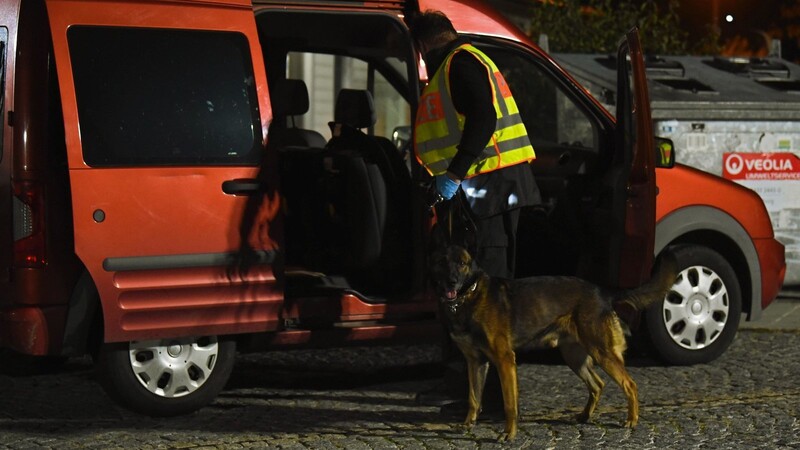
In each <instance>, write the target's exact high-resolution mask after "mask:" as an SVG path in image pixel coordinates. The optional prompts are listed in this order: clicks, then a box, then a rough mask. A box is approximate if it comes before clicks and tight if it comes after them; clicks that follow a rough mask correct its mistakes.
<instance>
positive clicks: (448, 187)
mask: <svg viewBox="0 0 800 450" xmlns="http://www.w3.org/2000/svg"><path fill="white" fill-rule="evenodd" d="M436 191H437V192H438V193H439V195H441V196H442V197H444V199H445V200H450V199H451V198H453V196H454V195H456V191H458V183H457V182H455V181H453V180H452V179H450V177H448V176H447V174H442V175H437V176H436Z"/></svg>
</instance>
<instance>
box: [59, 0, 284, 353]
mask: <svg viewBox="0 0 800 450" xmlns="http://www.w3.org/2000/svg"><path fill="white" fill-rule="evenodd" d="M47 9H48V15H49V18H50V26H51V31H52V36H53V48H54V54H55V59H56V61H55V63H56V66H57V71H58V78H59V87H60V91H61V96H62V99H63V110H64V122H65V132H66V143H67V151H68V163H69V175H70V185H71V186H70V187H71V191H72V208H73V219H74V229H75V250H76V253H77V254H78V256H79V257H80V259H81V260H82V261H83V263H84V264H85V266H86V269H87V270H88V272H89V273H90V275H91V277H92V279H93V280H94V282H95V284H96V286H97V289H98V292H99V294H100V298H101V300H102V310H103V311H102V312H103V315H104V324H105V327H104V330H105V340H106V342H118V341H131V340H138V339H155V338H166V337H181V336H193V335H213V334H226V333H243V332H254V331H264V330H270V329H274V328H275V327H276V326H277V322H278V321H277V314H278V313H277V312H278V311H279V310H280V307H281V303H282V300H283V294H282V292H281V290H280V289H279V288H278V287H277V286H276V283H275V277H274V274H273V272H272V268H271V261H272V258H273V254H274V253H273V252H274V251H275V245H274V241H273V240H272V239H273V235H274V226H273V225H274V224H273V223H272V222H271V221H272V219H273V218H274V217H275V216H276V215H277V203H276V202H277V198H278V197H277V195H275V193H274V192H270V191H269V190H266V191H265V190H264V189H263V188H264V186H263V185H262V184H261V183H260V182H259V181H257V180H264V179H269V176H267V174H265V173H264V172H262V171H268V170H271V169H272V168H271V167H270V165H269V164H267V163H265V162H264V145H263V143H264V138H265V134H266V128H267V125H268V123H269V120H270V105H269V99H268V96H267V94H266V93H267V86H266V76H265V73H264V66H263V61H262V57H261V49H260V46H259V43H258V37H257V32H256V27H255V20H254V16H253V12H252V8H251V5H250V2H249V1H246V0H245V1H243V0H236V1H235V0H230V1H222V0H220V1H211V2H209V1H205V2H199V1H198V2H131V1H124V2H123V1H62V0H48V1H47ZM271 226H273V227H272V229H271V228H270V227H271ZM248 238H250V239H248ZM243 243H244V244H250V245H243ZM243 248H249V250H248V251H243V250H242V249H243ZM252 250H255V251H252ZM242 261H245V262H247V263H249V264H250V267H249V270H247V271H242V270H240V265H239V263H240V262H242Z"/></svg>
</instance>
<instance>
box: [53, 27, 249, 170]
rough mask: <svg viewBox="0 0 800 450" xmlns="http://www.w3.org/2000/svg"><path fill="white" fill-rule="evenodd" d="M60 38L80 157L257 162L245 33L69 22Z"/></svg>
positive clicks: (113, 162)
mask: <svg viewBox="0 0 800 450" xmlns="http://www.w3.org/2000/svg"><path fill="white" fill-rule="evenodd" d="M67 37H68V41H69V48H70V56H71V58H72V68H73V75H74V79H75V90H76V95H77V102H78V116H79V119H80V132H81V142H82V145H83V156H84V160H85V161H86V163H87V164H89V165H91V166H123V165H133V166H135V165H209V164H210V165H217V164H219V165H227V164H255V163H257V162H258V158H259V156H260V153H261V152H260V150H259V149H260V142H261V125H260V122H259V112H258V101H257V96H256V89H255V83H254V77H253V66H252V62H251V60H250V50H249V48H248V43H247V39H246V38H245V36H244V35H241V34H238V33H228V32H212V31H189V30H166V29H143V28H142V29H137V28H111V27H87V26H77V27H71V28H70V29H69V31H68V34H67Z"/></svg>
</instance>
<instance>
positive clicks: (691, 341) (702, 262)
mask: <svg viewBox="0 0 800 450" xmlns="http://www.w3.org/2000/svg"><path fill="white" fill-rule="evenodd" d="M674 254H675V257H676V259H677V260H678V270H679V274H678V277H677V279H676V281H675V284H674V285H673V286H672V290H671V291H670V292H669V294H667V296H666V298H665V299H664V300H661V301H659V302H658V303H657V304H656V305H653V307H651V308H649V309H648V310H647V311H646V312H645V317H646V319H647V330H648V331H649V334H650V339H651V342H652V343H653V346H654V347H655V349H656V351H657V352H658V354H659V355H660V356H661V358H662V359H664V360H665V361H666V362H668V363H670V364H678V365H688V364H699V363H707V362H710V361H713V360H714V359H716V358H718V357H719V356H720V355H722V353H723V352H725V350H726V349H727V348H728V346H729V345H730V344H731V342H732V341H733V338H734V336H735V335H736V331H737V329H738V327H739V318H740V317H739V316H740V315H741V311H742V296H741V291H740V289H739V280H738V279H737V277H736V272H734V270H733V268H732V267H731V265H730V264H729V263H728V261H726V260H725V258H723V257H722V256H721V255H720V254H719V253H717V252H715V251H714V250H711V249H710V248H708V247H703V246H699V245H683V246H678V247H675V248H674Z"/></svg>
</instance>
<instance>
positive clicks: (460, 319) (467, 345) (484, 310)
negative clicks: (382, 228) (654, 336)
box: [429, 233, 678, 441]
mask: <svg viewBox="0 0 800 450" xmlns="http://www.w3.org/2000/svg"><path fill="white" fill-rule="evenodd" d="M440 234H441V233H440ZM441 240H442V239H436V238H435V237H434V245H433V249H432V251H431V253H430V256H429V269H430V277H431V281H432V285H433V288H434V290H435V293H436V295H437V296H438V297H439V305H440V310H441V316H442V319H443V321H444V322H445V325H446V326H447V329H448V331H449V333H450V336H451V338H452V340H453V342H454V343H455V344H456V345H457V346H458V348H459V349H460V350H461V352H462V353H463V354H464V357H465V359H466V361H467V371H468V378H469V394H468V406H469V408H468V412H467V417H466V419H465V420H464V426H465V427H466V428H467V429H469V428H471V427H472V426H473V425H474V424H475V421H476V420H477V418H478V413H479V412H480V409H481V397H482V394H483V387H484V384H485V382H486V374H487V370H488V368H489V363H491V364H493V365H494V366H495V367H496V368H497V372H498V375H499V377H500V385H501V389H502V393H503V404H504V410H505V417H506V423H505V432H504V433H503V434H502V435H500V438H499V439H500V440H501V441H502V440H511V439H514V437H515V436H516V434H517V415H518V406H517V405H518V395H519V393H518V390H517V389H518V388H517V368H516V356H515V350H522V349H535V348H556V347H557V348H558V349H559V350H560V351H561V355H562V356H563V358H564V360H565V362H566V363H567V365H568V366H569V367H570V369H572V371H573V372H575V373H576V374H577V375H578V377H579V378H580V379H581V380H583V382H584V383H586V386H587V387H588V388H589V400H588V402H587V403H586V407H585V408H584V409H583V412H581V413H580V414H579V415H578V417H577V419H578V421H580V422H587V421H589V419H590V418H591V416H592V413H593V412H594V410H595V408H596V407H597V403H598V401H599V400H600V394H601V392H602V390H603V387H604V385H605V383H604V382H603V381H602V379H601V378H600V376H598V374H597V372H596V371H595V369H594V368H593V365H594V363H597V364H598V365H599V366H600V367H602V368H603V370H604V371H605V372H606V373H607V374H608V375H609V376H610V377H611V378H612V379H613V380H614V381H615V382H616V383H617V384H619V385H620V387H621V388H622V390H623V391H624V393H625V396H626V397H627V400H628V417H627V419H626V420H625V423H624V426H625V427H629V428H633V427H635V426H636V424H637V422H638V420H639V400H638V391H637V387H636V383H635V382H634V381H633V379H631V377H630V375H629V374H628V372H627V370H625V360H624V359H623V356H622V355H623V352H624V351H625V349H626V342H625V336H624V335H623V329H622V327H621V325H620V319H619V318H618V317H617V314H616V313H615V312H614V305H615V304H618V303H627V307H628V308H630V307H632V308H634V309H636V310H639V311H641V310H643V309H644V308H646V307H647V306H649V305H650V304H652V303H654V302H655V301H657V300H659V299H663V298H664V297H665V295H666V294H667V293H668V292H669V289H670V287H671V286H672V284H673V283H674V282H675V279H676V277H677V275H678V271H677V262H676V260H675V258H674V256H672V255H671V254H669V253H668V252H665V256H662V257H661V258H659V261H658V263H657V270H656V271H655V274H654V276H653V278H652V279H651V280H650V281H648V282H647V283H646V284H645V285H643V286H641V287H639V288H636V289H632V290H628V291H621V290H620V291H610V290H606V289H603V288H600V287H598V286H596V285H594V284H592V283H589V282H588V281H585V280H582V279H580V278H576V277H566V276H542V277H531V278H525V279H516V280H510V279H500V278H493V277H490V276H489V275H487V274H486V272H484V271H483V270H481V269H480V268H479V267H478V265H477V264H476V262H475V260H474V259H473V257H472V255H471V254H470V252H469V251H467V250H466V249H465V248H464V247H462V246H459V245H452V244H450V245H448V244H446V243H442V242H441ZM436 241H440V242H436ZM442 244H444V245H442Z"/></svg>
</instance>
